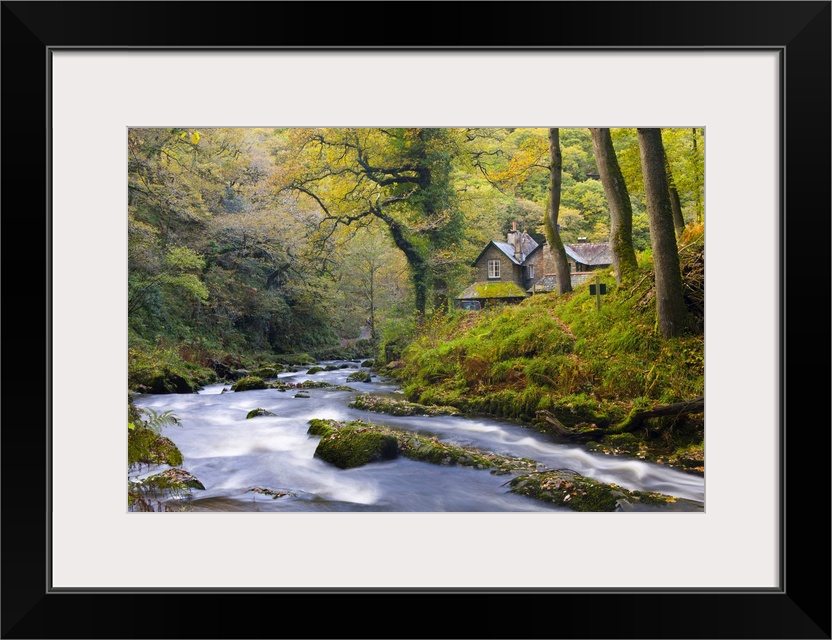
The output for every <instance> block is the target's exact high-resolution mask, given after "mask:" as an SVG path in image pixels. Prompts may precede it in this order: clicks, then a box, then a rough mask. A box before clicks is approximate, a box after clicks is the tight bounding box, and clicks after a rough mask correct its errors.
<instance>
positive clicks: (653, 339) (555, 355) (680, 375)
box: [394, 226, 704, 471]
mask: <svg viewBox="0 0 832 640" xmlns="http://www.w3.org/2000/svg"><path fill="white" fill-rule="evenodd" d="M679 245H680V247H681V250H680V258H681V262H682V270H683V275H684V284H685V298H686V304H687V308H688V316H689V326H688V329H687V331H686V332H685V334H684V335H683V336H681V337H678V338H672V339H662V338H661V337H660V336H659V335H658V331H657V327H656V308H655V306H656V302H655V287H654V284H653V282H654V279H653V277H652V271H651V261H650V258H649V255H647V256H643V257H642V258H640V272H639V275H638V276H637V277H636V278H635V279H633V280H632V281H631V282H630V283H629V284H626V285H623V286H621V287H617V286H616V284H615V279H614V277H613V276H612V274H611V273H609V272H606V273H601V274H600V281H601V282H603V283H605V284H606V285H607V292H608V293H607V294H606V295H605V296H603V298H602V306H601V310H600V311H599V310H598V309H597V307H596V298H595V296H590V295H589V284H584V285H581V286H579V287H577V288H576V289H575V291H573V292H571V293H567V294H565V295H562V296H558V295H555V294H542V295H536V296H533V297H531V298H528V299H526V300H525V301H523V302H521V303H520V304H517V305H505V306H499V307H495V308H490V309H485V310H483V311H480V312H462V311H460V312H456V313H454V314H451V315H450V316H441V317H440V316H438V317H437V318H436V319H435V320H434V321H433V322H432V324H431V325H430V326H428V327H426V328H425V330H424V331H423V332H421V335H420V337H418V338H417V339H416V341H414V342H413V343H412V344H411V345H410V346H409V347H408V348H407V349H406V350H405V351H404V353H403V355H402V362H401V363H400V368H399V369H396V370H394V371H395V375H396V377H397V378H398V379H399V381H400V382H401V384H402V387H403V389H404V392H405V395H406V397H407V399H408V400H410V401H413V402H419V403H421V404H432V405H447V406H453V407H457V408H459V409H460V410H462V411H464V412H466V413H469V414H484V415H492V416H495V417H501V418H509V419H513V420H518V421H522V422H525V423H528V424H530V425H534V426H536V427H538V428H540V429H543V430H546V431H550V432H552V433H553V434H555V435H557V436H558V437H563V438H564V439H565V440H567V441H574V442H584V443H587V444H588V445H589V446H590V447H591V448H593V449H596V450H600V451H604V452H607V453H611V454H618V455H632V456H636V457H640V458H644V459H649V460H655V461H659V462H664V463H669V464H674V465H680V466H684V467H688V468H691V469H693V470H698V471H702V464H703V463H702V459H703V439H704V413H703V412H702V411H699V412H698V413H696V412H693V411H692V409H691V407H690V406H688V407H686V408H687V409H688V412H687V413H684V412H682V413H676V414H675V415H670V416H664V417H655V418H646V419H643V420H639V418H640V417H641V416H640V415H639V414H638V412H643V411H647V410H650V409H655V408H656V407H666V406H668V405H675V404H677V403H680V402H683V401H691V400H694V399H698V398H701V397H702V396H703V395H704V293H703V292H704V284H703V283H704V245H703V233H702V228H701V226H700V227H696V226H694V227H692V228H689V229H688V230H687V232H686V234H685V236H683V237H682V238H681V239H680V241H679ZM694 408H695V406H694ZM671 410H672V409H671ZM547 417H548V418H549V419H548V420H547ZM633 418H635V420H633Z"/></svg>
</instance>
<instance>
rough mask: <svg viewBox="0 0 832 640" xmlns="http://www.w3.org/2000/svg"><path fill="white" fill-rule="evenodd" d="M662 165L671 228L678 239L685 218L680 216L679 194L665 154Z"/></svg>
mask: <svg viewBox="0 0 832 640" xmlns="http://www.w3.org/2000/svg"><path fill="white" fill-rule="evenodd" d="M664 165H665V168H666V169H667V189H668V192H669V196H670V209H671V211H673V226H674V227H676V237H677V238H678V237H679V236H680V235H682V231H684V230H685V217H684V216H683V215H682V202H681V200H679V192H678V191H677V190H676V183H675V182H674V181H673V170H672V169H671V168H670V160H668V159H667V155H666V154H665V157H664Z"/></svg>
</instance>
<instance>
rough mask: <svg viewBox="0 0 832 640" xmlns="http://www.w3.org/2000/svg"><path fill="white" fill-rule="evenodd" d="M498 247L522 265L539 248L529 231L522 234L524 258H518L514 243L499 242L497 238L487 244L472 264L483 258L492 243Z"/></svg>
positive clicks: (514, 261)
mask: <svg viewBox="0 0 832 640" xmlns="http://www.w3.org/2000/svg"><path fill="white" fill-rule="evenodd" d="M492 244H493V245H494V246H495V247H497V248H498V249H499V250H500V251H502V252H503V253H504V254H505V255H506V257H507V258H508V259H509V260H511V261H512V262H513V263H514V264H517V265H521V264H523V261H524V260H525V259H526V258H528V257H529V255H530V254H531V253H532V252H533V251H534V250H535V249H537V248H538V246H539V245H538V244H537V242H536V241H535V239H534V238H532V237H531V236H530V235H529V234H528V233H524V234H523V235H522V236H520V251H521V252H522V254H523V255H522V256H520V257H521V258H522V259H523V260H516V259H515V257H514V245H513V244H511V243H510V242H499V241H497V240H492V241H491V242H489V243H488V244H487V245H485V249H483V250H482V251H481V252H480V255H478V256H477V259H476V260H474V262H473V263H472V264H474V265H476V264H477V263H478V262H479V261H480V258H482V254H483V253H485V252H486V250H487V249H488V247H490V246H491V245H492Z"/></svg>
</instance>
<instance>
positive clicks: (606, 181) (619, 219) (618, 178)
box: [589, 129, 638, 284]
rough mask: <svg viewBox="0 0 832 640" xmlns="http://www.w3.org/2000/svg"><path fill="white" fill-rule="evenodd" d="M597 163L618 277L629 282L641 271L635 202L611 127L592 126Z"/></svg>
mask: <svg viewBox="0 0 832 640" xmlns="http://www.w3.org/2000/svg"><path fill="white" fill-rule="evenodd" d="M589 131H590V133H591V134H592V152H593V153H594V155H595V164H596V165H597V166H598V173H599V175H600V176H601V184H602V185H604V193H605V194H606V196H607V204H608V205H609V208H610V248H611V250H612V264H613V267H614V268H615V281H616V282H617V283H618V284H621V283H622V282H626V281H627V280H629V279H631V278H632V276H633V275H634V274H635V273H636V272H637V271H638V262H637V260H636V252H635V249H633V205H632V203H631V202H630V194H629V193H627V185H626V184H625V183H624V176H623V175H622V174H621V167H620V166H619V165H618V159H617V158H616V157H615V148H614V147H613V146H612V137H611V136H610V130H609V129H590V130H589Z"/></svg>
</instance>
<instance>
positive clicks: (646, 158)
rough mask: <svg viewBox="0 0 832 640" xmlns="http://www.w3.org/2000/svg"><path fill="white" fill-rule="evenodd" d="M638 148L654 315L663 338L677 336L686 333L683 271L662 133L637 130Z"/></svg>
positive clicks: (652, 130)
mask: <svg viewBox="0 0 832 640" xmlns="http://www.w3.org/2000/svg"><path fill="white" fill-rule="evenodd" d="M638 146H639V152H640V154H641V170H642V173H643V175H644V194H645V196H646V198H647V219H648V222H649V223H650V243H651V245H652V247H653V268H654V270H655V273H656V314H657V319H658V325H659V333H660V334H661V336H662V337H663V338H672V337H674V336H679V335H681V334H682V332H683V331H684V329H685V320H686V315H687V313H686V309H685V300H684V294H683V289H682V270H681V267H680V266H679V250H678V248H677V246H676V234H675V233H674V228H673V212H672V210H671V207H670V195H669V194H670V192H669V191H668V187H667V171H666V170H665V155H664V145H663V144H662V132H661V129H639V130H638Z"/></svg>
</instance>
